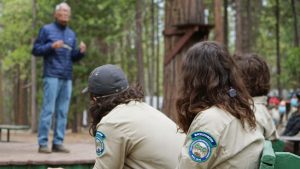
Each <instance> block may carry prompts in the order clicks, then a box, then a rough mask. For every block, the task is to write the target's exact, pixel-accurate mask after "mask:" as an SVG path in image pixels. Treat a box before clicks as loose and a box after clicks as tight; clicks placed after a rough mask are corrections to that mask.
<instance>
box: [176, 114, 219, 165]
mask: <svg viewBox="0 0 300 169" xmlns="http://www.w3.org/2000/svg"><path fill="white" fill-rule="evenodd" d="M196 118H197V119H196V120H194V121H193V122H192V124H191V126H190V129H189V131H188V133H187V137H186V140H185V144H184V146H183V148H182V150H181V154H180V156H179V164H178V166H177V169H187V168H188V169H194V168H195V169H196V168H197V169H207V168H211V167H212V166H213V165H214V161H215V160H216V158H217V157H218V154H219V153H218V152H219V147H218V146H219V143H218V142H219V138H220V132H221V131H222V129H221V127H220V126H221V125H222V124H220V123H219V124H218V122H216V121H211V120H212V119H211V118H210V117H203V116H202V115H200V116H198V117H196ZM223 129H224V128H223Z"/></svg>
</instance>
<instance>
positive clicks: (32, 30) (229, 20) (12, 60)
mask: <svg viewBox="0 0 300 169" xmlns="http://www.w3.org/2000/svg"><path fill="white" fill-rule="evenodd" d="M174 1H176V2H178V3H180V1H181V2H182V3H185V2H189V1H193V0H67V1H66V2H67V3H68V4H69V5H70V6H71V8H72V17H71V22H70V27H71V28H72V29H73V30H74V31H75V32H76V34H77V37H78V41H79V42H80V41H84V42H85V43H86V44H87V55H86V57H85V58H84V59H82V60H81V61H80V62H78V63H75V64H74V67H73V69H74V74H73V93H72V101H71V105H70V111H69V117H68V127H69V128H72V130H73V131H74V132H77V131H79V129H80V126H85V125H87V124H86V123H85V122H84V123H83V118H84V119H85V115H86V114H85V113H83V112H84V111H85V110H87V108H88V107H87V105H88V96H85V95H82V94H81V90H82V89H83V88H84V87H85V86H86V85H87V78H88V75H89V72H91V70H93V69H94V68H95V67H97V66H99V65H103V64H106V63H111V64H117V65H119V66H120V67H121V68H122V69H123V70H124V71H125V72H126V74H127V77H128V79H129V82H130V83H136V82H139V83H140V84H142V86H143V87H144V89H145V94H146V96H147V97H146V101H147V102H148V103H149V104H151V105H153V106H154V107H156V108H158V109H162V102H163V95H164V85H163V83H164V77H165V76H166V73H168V72H164V66H165V65H164V57H165V55H166V53H167V52H166V50H165V46H164V34H163V31H164V28H165V17H166V14H168V13H169V11H167V10H171V9H172V8H166V5H167V4H168V3H169V4H173V3H174ZM194 1H195V0H194ZM197 1H201V5H202V7H201V11H200V12H201V13H203V15H202V16H203V24H210V25H214V28H213V29H211V31H210V34H209V37H208V40H217V41H220V42H221V43H224V44H225V45H226V46H228V48H229V49H230V51H231V53H235V52H241V53H249V52H256V53H258V54H259V55H261V56H262V57H264V58H265V60H266V61H267V63H268V65H269V67H270V71H271V75H272V83H271V84H272V91H273V92H272V93H271V94H273V95H277V96H280V97H288V93H289V92H291V91H294V90H297V89H298V88H299V82H300V48H299V40H300V37H299V26H298V22H299V13H300V12H299V11H300V1H299V0H197ZM60 2H62V1H61V0H0V124H25V125H30V126H31V128H32V131H36V124H37V119H38V116H39V112H40V108H41V102H42V96H43V95H42V69H43V60H42V59H41V58H36V57H34V56H32V55H31V48H32V44H33V41H34V39H35V38H36V36H37V33H38V31H39V29H40V28H41V27H42V26H43V25H44V24H47V23H50V22H52V21H53V9H54V7H55V5H56V4H58V3H60ZM170 92H172V91H170ZM173 92H175V91H173ZM157 98H159V99H157ZM164 104H165V103H164ZM166 111H167V110H166Z"/></svg>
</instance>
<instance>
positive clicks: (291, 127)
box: [282, 112, 300, 136]
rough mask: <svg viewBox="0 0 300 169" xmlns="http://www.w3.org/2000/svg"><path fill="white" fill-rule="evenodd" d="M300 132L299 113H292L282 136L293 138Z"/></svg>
mask: <svg viewBox="0 0 300 169" xmlns="http://www.w3.org/2000/svg"><path fill="white" fill-rule="evenodd" d="M299 132H300V113H299V112H295V113H293V115H292V117H290V119H289V120H288V122H287V125H286V127H285V130H284V132H283V134H282V135H284V136H294V135H296V134H297V133H299Z"/></svg>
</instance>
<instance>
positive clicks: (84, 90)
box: [81, 87, 89, 94]
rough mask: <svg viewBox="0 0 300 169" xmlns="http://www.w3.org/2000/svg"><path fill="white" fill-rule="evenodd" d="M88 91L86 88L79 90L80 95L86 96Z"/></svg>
mask: <svg viewBox="0 0 300 169" xmlns="http://www.w3.org/2000/svg"><path fill="white" fill-rule="evenodd" d="M88 91H89V88H88V87H86V88H84V89H83V90H81V94H86V93H87V92H88Z"/></svg>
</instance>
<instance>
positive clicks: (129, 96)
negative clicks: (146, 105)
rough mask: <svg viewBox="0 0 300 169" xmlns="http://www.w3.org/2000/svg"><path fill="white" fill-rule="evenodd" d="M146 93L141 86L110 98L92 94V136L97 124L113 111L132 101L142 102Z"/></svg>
mask: <svg viewBox="0 0 300 169" xmlns="http://www.w3.org/2000/svg"><path fill="white" fill-rule="evenodd" d="M143 98H144V92H143V89H142V87H141V86H140V85H134V86H130V87H129V88H128V89H127V90H125V91H123V92H121V93H118V94H113V95H110V96H104V97H103V96H98V95H95V94H93V93H90V100H91V103H90V107H89V113H90V115H91V117H92V122H91V126H90V129H89V132H90V135H92V136H95V134H96V131H97V124H98V123H99V122H100V121H101V119H102V118H103V117H104V116H106V115H107V114H108V113H109V112H110V111H111V110H112V109H114V108H115V107H116V106H118V105H119V104H127V103H129V102H130V101H133V100H134V101H142V100H143Z"/></svg>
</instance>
